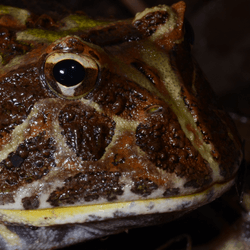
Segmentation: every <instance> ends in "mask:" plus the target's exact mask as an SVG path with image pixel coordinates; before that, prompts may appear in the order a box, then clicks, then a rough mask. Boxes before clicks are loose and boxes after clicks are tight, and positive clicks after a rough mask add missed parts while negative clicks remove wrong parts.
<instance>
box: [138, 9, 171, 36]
mask: <svg viewBox="0 0 250 250" xmlns="http://www.w3.org/2000/svg"><path fill="white" fill-rule="evenodd" d="M168 16H169V14H168V13H167V12H166V11H155V12H150V13H148V14H147V15H146V16H144V17H142V18H141V19H140V20H137V21H136V22H135V23H134V26H135V27H136V28H137V29H138V30H139V31H140V32H141V33H142V34H143V35H144V36H146V37H148V36H151V35H152V34H154V33H155V32H156V31H157V29H158V26H161V25H163V24H165V23H166V22H167V20H168Z"/></svg>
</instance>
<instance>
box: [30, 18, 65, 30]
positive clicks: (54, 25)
mask: <svg viewBox="0 0 250 250" xmlns="http://www.w3.org/2000/svg"><path fill="white" fill-rule="evenodd" d="M26 26H27V28H38V29H40V28H43V29H48V30H56V29H59V28H60V27H62V23H60V22H59V21H55V20H54V19H53V18H52V17H50V16H48V15H47V14H43V15H41V16H36V15H34V14H32V15H31V17H29V18H28V19H27V21H26Z"/></svg>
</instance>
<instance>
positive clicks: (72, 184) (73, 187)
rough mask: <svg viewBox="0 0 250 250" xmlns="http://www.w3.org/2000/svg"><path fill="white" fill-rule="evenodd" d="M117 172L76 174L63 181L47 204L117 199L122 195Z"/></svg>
mask: <svg viewBox="0 0 250 250" xmlns="http://www.w3.org/2000/svg"><path fill="white" fill-rule="evenodd" d="M120 175H121V174H120V173H119V172H108V171H102V172H86V173H78V174H76V175H75V176H73V177H69V178H68V179H66V180H65V181H64V186H63V187H61V188H57V189H56V191H54V192H53V193H51V194H50V196H49V198H48V200H47V202H49V203H50V204H51V206H62V205H65V204H68V205H70V204H75V203H76V202H80V201H82V199H84V200H85V201H87V202H89V201H93V200H97V199H98V198H101V197H102V198H105V199H107V201H112V200H115V199H117V195H122V194H123V185H122V184H118V182H119V177H120Z"/></svg>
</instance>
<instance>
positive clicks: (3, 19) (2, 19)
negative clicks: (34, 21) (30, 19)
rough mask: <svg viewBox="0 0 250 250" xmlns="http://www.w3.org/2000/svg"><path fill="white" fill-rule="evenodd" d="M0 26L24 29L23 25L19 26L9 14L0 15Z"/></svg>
mask: <svg viewBox="0 0 250 250" xmlns="http://www.w3.org/2000/svg"><path fill="white" fill-rule="evenodd" d="M0 26H3V27H6V28H11V29H20V28H24V25H21V24H20V22H19V21H18V20H17V19H15V18H14V17H13V16H11V15H9V14H4V15H0Z"/></svg>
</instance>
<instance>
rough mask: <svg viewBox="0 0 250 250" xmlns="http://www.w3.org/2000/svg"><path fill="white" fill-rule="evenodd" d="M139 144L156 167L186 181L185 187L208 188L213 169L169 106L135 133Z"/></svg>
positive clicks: (149, 119)
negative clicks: (186, 134) (195, 146)
mask: <svg viewBox="0 0 250 250" xmlns="http://www.w3.org/2000/svg"><path fill="white" fill-rule="evenodd" d="M136 144H137V145H138V146H139V147H140V148H141V149H142V150H143V151H144V152H146V153H147V157H148V158H149V159H150V161H152V162H153V163H154V164H155V165H156V166H157V167H159V168H161V169H164V170H166V171H167V172H169V173H175V174H176V175H177V176H180V177H185V178H187V183H186V184H185V185H184V186H186V187H190V186H193V187H195V188H199V187H204V186H206V185H209V184H210V183H211V181H212V176H211V174H212V170H211V168H210V167H209V164H208V163H207V162H206V161H205V160H204V159H203V158H202V157H201V155H200V154H199V153H198V151H197V150H196V149H195V148H194V147H193V145H192V144H191V143H190V141H189V140H188V139H187V137H186V136H185V134H184V132H183V131H182V129H181V127H180V125H179V123H178V121H177V118H176V116H175V114H174V113H173V112H172V111H171V110H170V109H169V108H167V107H164V108H163V109H162V110H160V111H158V112H156V113H153V114H152V115H151V116H150V117H148V118H147V119H145V120H144V122H143V123H141V124H140V125H139V126H138V128H137V131H136Z"/></svg>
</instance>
